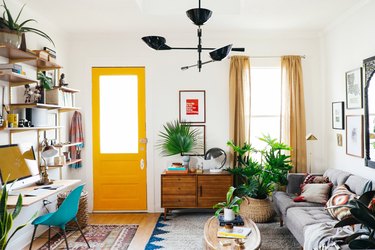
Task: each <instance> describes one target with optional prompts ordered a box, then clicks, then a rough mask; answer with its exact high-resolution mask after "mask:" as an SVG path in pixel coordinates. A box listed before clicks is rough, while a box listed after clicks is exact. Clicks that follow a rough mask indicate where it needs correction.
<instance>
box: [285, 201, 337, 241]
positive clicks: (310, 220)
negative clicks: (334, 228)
mask: <svg viewBox="0 0 375 250" xmlns="http://www.w3.org/2000/svg"><path fill="white" fill-rule="evenodd" d="M328 221H335V220H334V219H332V217H331V216H330V215H329V213H328V212H327V211H326V210H325V209H324V208H323V207H292V208H289V209H288V215H287V217H286V218H285V219H284V222H285V225H287V226H288V229H289V230H290V231H291V232H292V233H293V235H294V236H295V238H296V239H297V240H298V242H299V243H300V244H301V245H302V246H303V243H304V233H303V232H304V228H305V227H306V226H308V225H312V224H316V223H322V222H328Z"/></svg>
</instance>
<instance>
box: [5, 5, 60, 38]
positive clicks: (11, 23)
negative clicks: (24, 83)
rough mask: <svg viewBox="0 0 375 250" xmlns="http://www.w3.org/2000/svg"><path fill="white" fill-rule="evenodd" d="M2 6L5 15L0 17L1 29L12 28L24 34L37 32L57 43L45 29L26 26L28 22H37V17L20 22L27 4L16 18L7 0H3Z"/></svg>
mask: <svg viewBox="0 0 375 250" xmlns="http://www.w3.org/2000/svg"><path fill="white" fill-rule="evenodd" d="M2 7H3V8H4V12H3V16H2V17H0V28H1V29H7V30H10V31H15V32H17V33H18V34H22V33H26V32H31V33H35V34H37V35H39V36H41V37H44V38H45V39H47V40H48V41H50V42H51V43H52V44H53V45H55V43H54V42H53V41H52V39H51V37H49V36H48V35H47V34H46V33H44V32H43V31H41V30H39V29H35V28H31V27H27V26H26V24H28V23H30V22H36V20H35V19H27V20H25V21H23V22H19V18H20V16H21V14H22V11H23V9H24V7H25V5H23V6H22V8H21V10H20V12H18V15H17V17H16V18H14V17H13V16H12V14H11V12H10V10H9V9H8V6H7V5H6V3H5V0H3V5H2Z"/></svg>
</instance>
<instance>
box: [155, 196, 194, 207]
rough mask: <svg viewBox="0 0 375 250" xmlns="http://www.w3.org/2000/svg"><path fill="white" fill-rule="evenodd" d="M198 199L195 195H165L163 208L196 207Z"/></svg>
mask: <svg viewBox="0 0 375 250" xmlns="http://www.w3.org/2000/svg"><path fill="white" fill-rule="evenodd" d="M195 206H196V197H195V195H184V196H179V195H163V197H162V207H171V208H177V207H195Z"/></svg>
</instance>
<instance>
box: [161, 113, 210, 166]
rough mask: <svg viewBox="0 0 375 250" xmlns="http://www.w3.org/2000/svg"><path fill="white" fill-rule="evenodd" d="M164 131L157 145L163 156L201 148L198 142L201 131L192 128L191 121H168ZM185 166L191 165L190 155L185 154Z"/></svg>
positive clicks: (183, 158)
mask: <svg viewBox="0 0 375 250" xmlns="http://www.w3.org/2000/svg"><path fill="white" fill-rule="evenodd" d="M163 128H164V131H161V132H160V133H159V136H160V138H161V140H160V142H159V144H158V145H157V146H158V147H159V148H160V150H161V153H162V155H163V156H172V155H177V154H180V155H182V154H184V153H189V152H191V151H192V150H193V149H194V148H201V147H202V146H203V145H200V143H199V142H198V139H199V137H200V136H201V135H200V134H199V131H198V130H197V129H192V128H191V126H190V124H189V123H180V122H179V121H177V120H176V121H174V122H167V123H166V124H165V125H163ZM182 160H183V162H184V166H188V165H189V161H190V157H189V156H183V157H182Z"/></svg>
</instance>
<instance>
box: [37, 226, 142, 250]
mask: <svg viewBox="0 0 375 250" xmlns="http://www.w3.org/2000/svg"><path fill="white" fill-rule="evenodd" d="M137 228H138V225H89V226H87V227H86V228H85V229H83V233H84V234H85V237H86V239H87V240H88V242H89V244H90V247H91V248H90V249H101V250H109V249H111V250H114V249H116V250H120V249H121V250H123V249H128V247H129V244H130V242H131V241H132V239H133V237H134V235H135V233H136V231H137ZM67 237H68V243H69V249H72V250H83V249H89V248H88V247H87V245H86V242H85V240H84V239H83V237H82V235H81V233H80V232H79V231H72V232H68V233H67ZM47 249H48V245H47V243H46V244H44V245H43V246H42V247H41V248H39V250H47ZM51 249H53V250H54V249H66V245H65V241H64V237H62V236H60V235H59V234H56V235H55V236H54V237H52V239H51Z"/></svg>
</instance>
